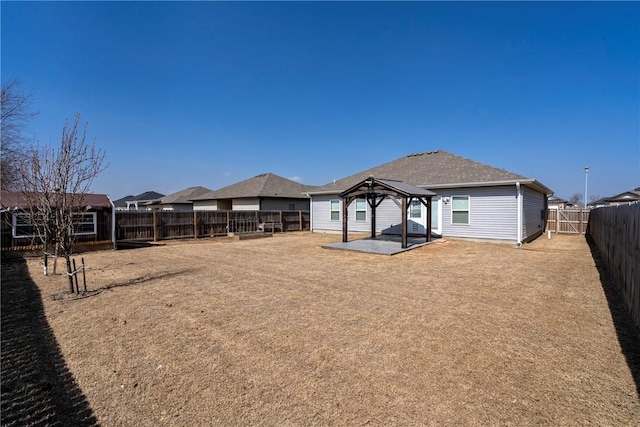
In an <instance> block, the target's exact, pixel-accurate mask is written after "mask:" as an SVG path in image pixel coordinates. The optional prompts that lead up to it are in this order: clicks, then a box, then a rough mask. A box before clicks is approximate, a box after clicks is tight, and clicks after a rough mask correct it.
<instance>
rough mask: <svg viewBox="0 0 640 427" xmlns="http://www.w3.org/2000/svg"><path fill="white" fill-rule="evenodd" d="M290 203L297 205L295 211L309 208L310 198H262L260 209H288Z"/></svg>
mask: <svg viewBox="0 0 640 427" xmlns="http://www.w3.org/2000/svg"><path fill="white" fill-rule="evenodd" d="M290 204H293V205H295V208H294V209H293V210H294V211H308V210H309V199H262V201H261V204H260V209H261V210H263V211H288V210H289V205H290Z"/></svg>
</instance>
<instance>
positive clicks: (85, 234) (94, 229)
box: [73, 212, 98, 236]
mask: <svg viewBox="0 0 640 427" xmlns="http://www.w3.org/2000/svg"><path fill="white" fill-rule="evenodd" d="M73 215H75V216H77V215H91V216H92V217H93V220H92V222H93V231H84V232H82V233H73V235H74V236H90V235H92V234H97V233H98V230H97V228H98V224H97V214H96V212H82V213H75V214H73Z"/></svg>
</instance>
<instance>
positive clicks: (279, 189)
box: [191, 173, 317, 200]
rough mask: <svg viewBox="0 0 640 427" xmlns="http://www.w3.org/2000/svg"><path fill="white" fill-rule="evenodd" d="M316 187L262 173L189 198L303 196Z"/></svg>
mask: <svg viewBox="0 0 640 427" xmlns="http://www.w3.org/2000/svg"><path fill="white" fill-rule="evenodd" d="M315 188H317V187H315V186H311V185H304V184H300V183H299V182H296V181H292V180H290V179H287V178H283V177H281V176H278V175H276V174H273V173H263V174H260V175H256V176H254V177H253V178H249V179H245V180H244V181H240V182H236V183H235V184H231V185H229V186H226V187H222V188H220V189H218V190H215V191H209V192H207V193H205V194H202V195H199V196H198V197H195V198H193V199H191V200H219V199H240V198H247V197H252V198H254V197H279V198H303V197H305V196H304V193H306V192H307V191H310V190H311V189H315Z"/></svg>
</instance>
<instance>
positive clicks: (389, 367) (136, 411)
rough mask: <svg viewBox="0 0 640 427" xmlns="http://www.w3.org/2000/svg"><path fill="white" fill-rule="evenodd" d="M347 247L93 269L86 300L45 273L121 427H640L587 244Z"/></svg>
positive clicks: (121, 255)
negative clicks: (378, 251) (370, 250)
mask: <svg viewBox="0 0 640 427" xmlns="http://www.w3.org/2000/svg"><path fill="white" fill-rule="evenodd" d="M339 239H340V236H337V235H318V234H313V235H311V234H308V233H293V234H283V235H277V236H275V237H273V238H267V239H256V240H247V241H227V240H226V239H219V240H215V239H212V240H201V241H180V242H167V243H166V244H164V245H162V246H157V247H152V248H144V249H136V250H127V251H104V252H94V253H87V254H84V255H83V256H84V258H85V261H86V263H87V267H88V270H87V281H88V286H89V289H90V290H92V291H93V292H91V293H90V294H89V295H86V296H85V297H82V298H69V297H61V292H63V291H65V290H66V287H67V285H66V281H65V277H64V276H62V275H58V276H54V277H44V276H43V275H42V267H41V262H40V260H38V259H31V260H29V261H28V267H29V271H30V273H31V276H32V278H33V280H34V281H35V282H36V284H37V287H38V288H39V290H40V292H41V296H42V300H43V306H44V313H45V315H46V319H47V321H48V325H49V326H50V327H51V329H52V331H53V335H54V336H55V339H56V340H57V343H58V345H59V348H60V353H61V355H62V357H63V359H64V362H65V363H66V367H67V368H68V370H69V371H70V372H71V373H72V375H73V378H75V381H76V383H77V385H78V387H79V389H80V390H81V391H82V393H83V394H84V396H86V400H87V401H88V404H89V406H90V408H91V410H92V411H93V414H94V415H95V418H97V420H98V422H99V423H100V424H101V425H104V426H159V425H167V426H169V425H171V426H173V425H179V426H205V425H224V426H231V425H269V426H307V425H323V426H326V425H331V426H334V425H348V426H360V425H377V426H382V425H384V426H387V425H438V426H440V425H517V426H522V425H586V424H590V425H611V426H614V425H615V426H618V425H634V426H635V425H640V401H639V397H638V386H637V384H636V381H637V377H636V378H635V380H634V375H636V376H637V372H634V371H635V368H636V367H637V365H633V363H635V362H633V360H636V361H637V360H640V359H634V358H640V355H638V354H633V353H634V352H636V351H638V346H634V344H633V343H637V342H638V340H639V339H640V338H639V335H638V332H637V329H633V328H631V329H629V328H627V329H626V330H624V331H623V335H624V336H625V337H626V338H624V339H626V340H627V341H626V342H627V344H626V347H625V345H624V344H621V342H620V339H619V334H620V325H619V324H618V325H617V323H616V319H615V315H614V316H612V311H611V310H610V303H609V302H608V296H609V299H610V297H611V295H608V293H607V292H606V286H605V284H604V282H603V281H601V279H600V274H599V271H598V269H597V267H596V264H595V262H594V258H593V257H592V255H591V251H590V249H589V246H588V244H587V242H586V241H585V239H584V237H583V236H558V235H554V236H553V237H552V239H551V240H547V239H546V238H540V239H538V240H536V241H534V242H533V243H531V244H527V245H525V246H524V247H523V248H522V249H514V248H513V247H512V246H510V245H502V244H496V243H479V242H468V241H459V240H449V241H444V242H439V243H434V244H431V245H427V246H424V247H421V248H419V249H415V250H412V251H409V252H406V253H403V254H399V255H395V256H392V257H390V256H383V255H372V254H362V253H354V252H346V251H340V250H328V249H323V248H321V245H322V244H325V243H329V242H334V241H338V240H339ZM78 260H79V257H78ZM3 286H5V284H4V283H3ZM609 294H610V293H609ZM623 316H624V314H623ZM616 325H617V326H618V329H619V330H618V333H617V332H616ZM623 326H624V325H623ZM627 326H628V325H627ZM630 334H631V335H630ZM629 343H631V345H629ZM630 360H631V361H632V363H631V367H630V362H629V361H630ZM634 366H635V367H634Z"/></svg>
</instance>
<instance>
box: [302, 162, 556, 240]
mask: <svg viewBox="0 0 640 427" xmlns="http://www.w3.org/2000/svg"><path fill="white" fill-rule="evenodd" d="M367 177H376V178H381V179H390V180H397V181H403V182H406V183H407V184H411V185H414V186H416V187H419V188H424V189H427V190H431V191H433V192H435V193H436V196H434V197H433V198H432V206H431V219H432V232H433V233H435V234H438V235H442V236H444V237H458V238H470V239H489V240H499V241H508V242H513V243H515V244H516V245H520V244H521V243H523V242H527V241H530V240H533V239H535V238H536V237H537V236H539V235H540V234H542V233H543V232H544V226H545V212H546V209H547V197H548V196H550V195H551V194H553V191H551V190H550V189H549V188H548V187H546V186H545V185H543V184H542V183H540V182H538V181H537V180H535V179H533V178H527V177H525V176H523V175H519V174H516V173H513V172H509V171H506V170H503V169H499V168H495V167H492V166H489V165H486V164H483V163H480V162H476V161H473V160H470V159H466V158H464V157H460V156H457V155H455V154H451V153H448V152H446V151H441V150H439V151H429V152H423V153H415V154H410V155H408V156H405V157H401V158H399V159H396V160H393V161H391V162H388V163H385V164H382V165H380V166H376V167H373V168H370V169H367V170H364V171H362V172H359V173H356V174H354V175H351V176H348V177H346V178H343V179H340V180H337V181H334V182H332V183H330V184H327V185H324V186H320V187H316V188H314V189H312V190H310V191H308V192H307V194H308V195H309V197H310V198H311V230H312V231H313V232H338V231H340V230H342V218H341V215H342V200H341V199H340V197H339V196H338V195H339V194H340V193H341V192H343V191H344V190H346V189H348V188H350V187H352V186H353V185H355V184H357V183H358V182H360V181H362V180H364V179H366V178H367ZM426 209H427V208H426V207H425V206H424V205H423V204H422V203H420V202H419V201H414V202H412V203H411V205H410V206H409V218H408V219H409V225H408V227H409V228H408V231H409V233H412V232H413V233H416V234H420V233H424V232H425V227H426V220H427V213H426ZM370 215H371V212H370V209H369V206H368V204H367V203H366V201H365V200H364V199H362V200H361V201H360V200H356V201H355V202H353V203H351V204H350V205H349V207H348V214H347V217H348V229H349V232H359V231H360V232H369V231H370V230H371V223H370ZM400 222H401V212H400V209H399V207H398V205H397V204H396V203H394V201H393V200H384V201H383V202H382V203H381V204H380V206H379V207H378V208H377V212H376V232H378V233H390V234H399V229H400Z"/></svg>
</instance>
